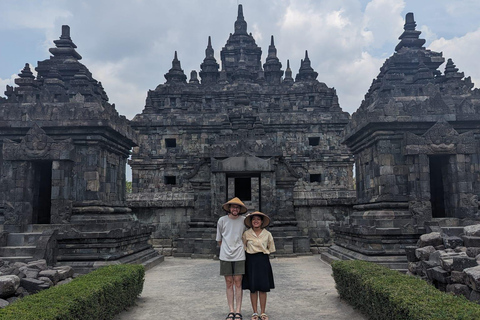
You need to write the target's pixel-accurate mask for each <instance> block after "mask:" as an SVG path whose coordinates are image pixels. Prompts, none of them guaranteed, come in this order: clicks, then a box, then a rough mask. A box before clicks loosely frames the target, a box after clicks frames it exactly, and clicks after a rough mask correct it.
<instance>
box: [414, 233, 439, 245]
mask: <svg viewBox="0 0 480 320" xmlns="http://www.w3.org/2000/svg"><path fill="white" fill-rule="evenodd" d="M417 245H418V247H419V248H423V247H427V246H433V247H436V246H441V245H443V238H442V234H441V233H440V232H431V233H427V234H422V235H421V236H420V239H419V240H418V244H417Z"/></svg>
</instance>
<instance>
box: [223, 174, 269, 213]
mask: <svg viewBox="0 0 480 320" xmlns="http://www.w3.org/2000/svg"><path fill="white" fill-rule="evenodd" d="M260 182H261V181H260V174H252V173H236V174H228V175H227V195H228V199H231V198H233V197H238V198H239V199H240V200H242V201H243V202H244V203H245V205H246V206H247V207H248V208H255V210H258V211H260V210H261V208H260V192H261V190H260V185H261V183H260Z"/></svg>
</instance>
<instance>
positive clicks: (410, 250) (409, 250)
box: [405, 246, 419, 262]
mask: <svg viewBox="0 0 480 320" xmlns="http://www.w3.org/2000/svg"><path fill="white" fill-rule="evenodd" d="M415 250H417V247H416V246H406V247H405V254H406V255H407V260H408V262H416V261H419V260H418V258H417V256H416V255H415Z"/></svg>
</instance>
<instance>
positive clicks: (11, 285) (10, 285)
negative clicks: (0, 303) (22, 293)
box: [0, 275, 20, 298]
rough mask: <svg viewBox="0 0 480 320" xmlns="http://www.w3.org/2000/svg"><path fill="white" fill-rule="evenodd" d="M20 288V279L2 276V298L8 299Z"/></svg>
mask: <svg viewBox="0 0 480 320" xmlns="http://www.w3.org/2000/svg"><path fill="white" fill-rule="evenodd" d="M19 286H20V278H19V277H17V276H15V275H8V276H0V298H7V297H9V296H11V295H13V294H14V293H15V291H16V290H17V289H18V287H19Z"/></svg>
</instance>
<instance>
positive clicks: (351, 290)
mask: <svg viewBox="0 0 480 320" xmlns="http://www.w3.org/2000/svg"><path fill="white" fill-rule="evenodd" d="M332 269H333V278H334V279H335V283H336V288H337V291H338V294H339V295H340V297H341V298H342V299H345V300H346V301H347V302H348V303H349V304H351V305H352V306H353V307H354V308H356V309H359V310H360V311H362V312H363V313H364V314H365V315H367V316H368V317H369V319H378V320H388V319H395V320H403V319H405V320H426V319H435V320H454V319H458V320H460V319H461V320H474V319H476V320H478V319H480V305H478V304H476V303H472V302H470V301H468V300H467V299H465V297H463V296H461V297H458V296H454V295H452V294H448V293H444V292H441V291H439V290H438V289H436V288H435V287H433V286H432V285H430V284H428V283H427V282H426V281H424V280H422V279H419V278H416V277H412V276H408V275H405V274H402V273H400V272H398V271H395V270H391V269H388V268H386V267H383V266H380V265H377V264H375V263H371V262H366V261H360V260H349V261H335V262H333V263H332Z"/></svg>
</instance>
